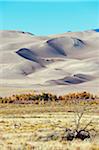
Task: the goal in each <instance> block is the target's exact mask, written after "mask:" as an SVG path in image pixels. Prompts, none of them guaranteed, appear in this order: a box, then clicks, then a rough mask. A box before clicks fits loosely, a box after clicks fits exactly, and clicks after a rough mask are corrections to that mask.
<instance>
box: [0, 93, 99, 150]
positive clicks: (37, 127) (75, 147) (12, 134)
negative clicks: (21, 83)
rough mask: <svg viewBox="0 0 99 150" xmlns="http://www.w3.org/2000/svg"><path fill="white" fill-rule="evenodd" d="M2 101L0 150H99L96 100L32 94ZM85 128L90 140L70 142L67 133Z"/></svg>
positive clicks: (78, 95)
mask: <svg viewBox="0 0 99 150" xmlns="http://www.w3.org/2000/svg"><path fill="white" fill-rule="evenodd" d="M0 101H1V103H0V149H1V150H99V100H98V97H97V96H94V95H92V94H90V93H87V92H82V93H73V94H68V95H64V96H59V97H57V96H56V95H52V94H48V93H42V94H37V95H36V94H34V93H30V94H21V95H13V96H11V97H5V98H3V97H1V98H0ZM85 106H86V107H85ZM85 108H86V109H85ZM85 127H86V129H87V130H86V131H88V132H89V133H90V138H86V139H85V140H81V139H78V138H74V139H73V140H72V141H68V140H67V138H66V133H67V130H68V129H70V130H72V131H75V130H78V131H79V130H81V129H84V128H85Z"/></svg>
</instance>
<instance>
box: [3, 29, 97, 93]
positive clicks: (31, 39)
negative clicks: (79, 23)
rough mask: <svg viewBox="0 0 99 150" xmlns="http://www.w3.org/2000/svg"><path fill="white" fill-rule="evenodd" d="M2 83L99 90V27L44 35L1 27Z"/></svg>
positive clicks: (65, 90) (68, 89) (55, 88)
mask: <svg viewBox="0 0 99 150" xmlns="http://www.w3.org/2000/svg"><path fill="white" fill-rule="evenodd" d="M0 85H1V87H3V88H4V87H9V88H10V87H13V88H14V87H15V88H22V87H23V88H24V87H26V88H33V89H34V90H35V89H36V90H38V91H42V90H45V91H49V92H55V93H57V92H58V93H59V92H60V93H61V92H62V93H65V92H67V91H73V90H76V91H79V90H84V89H85V90H87V91H92V92H99V32H98V29H96V30H92V31H84V32H67V33H64V34H60V35H49V36H45V37H43V36H42V37H41V36H36V35H33V34H31V33H28V32H20V31H0ZM0 94H1V95H2V93H0ZM5 94H6V93H5Z"/></svg>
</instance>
